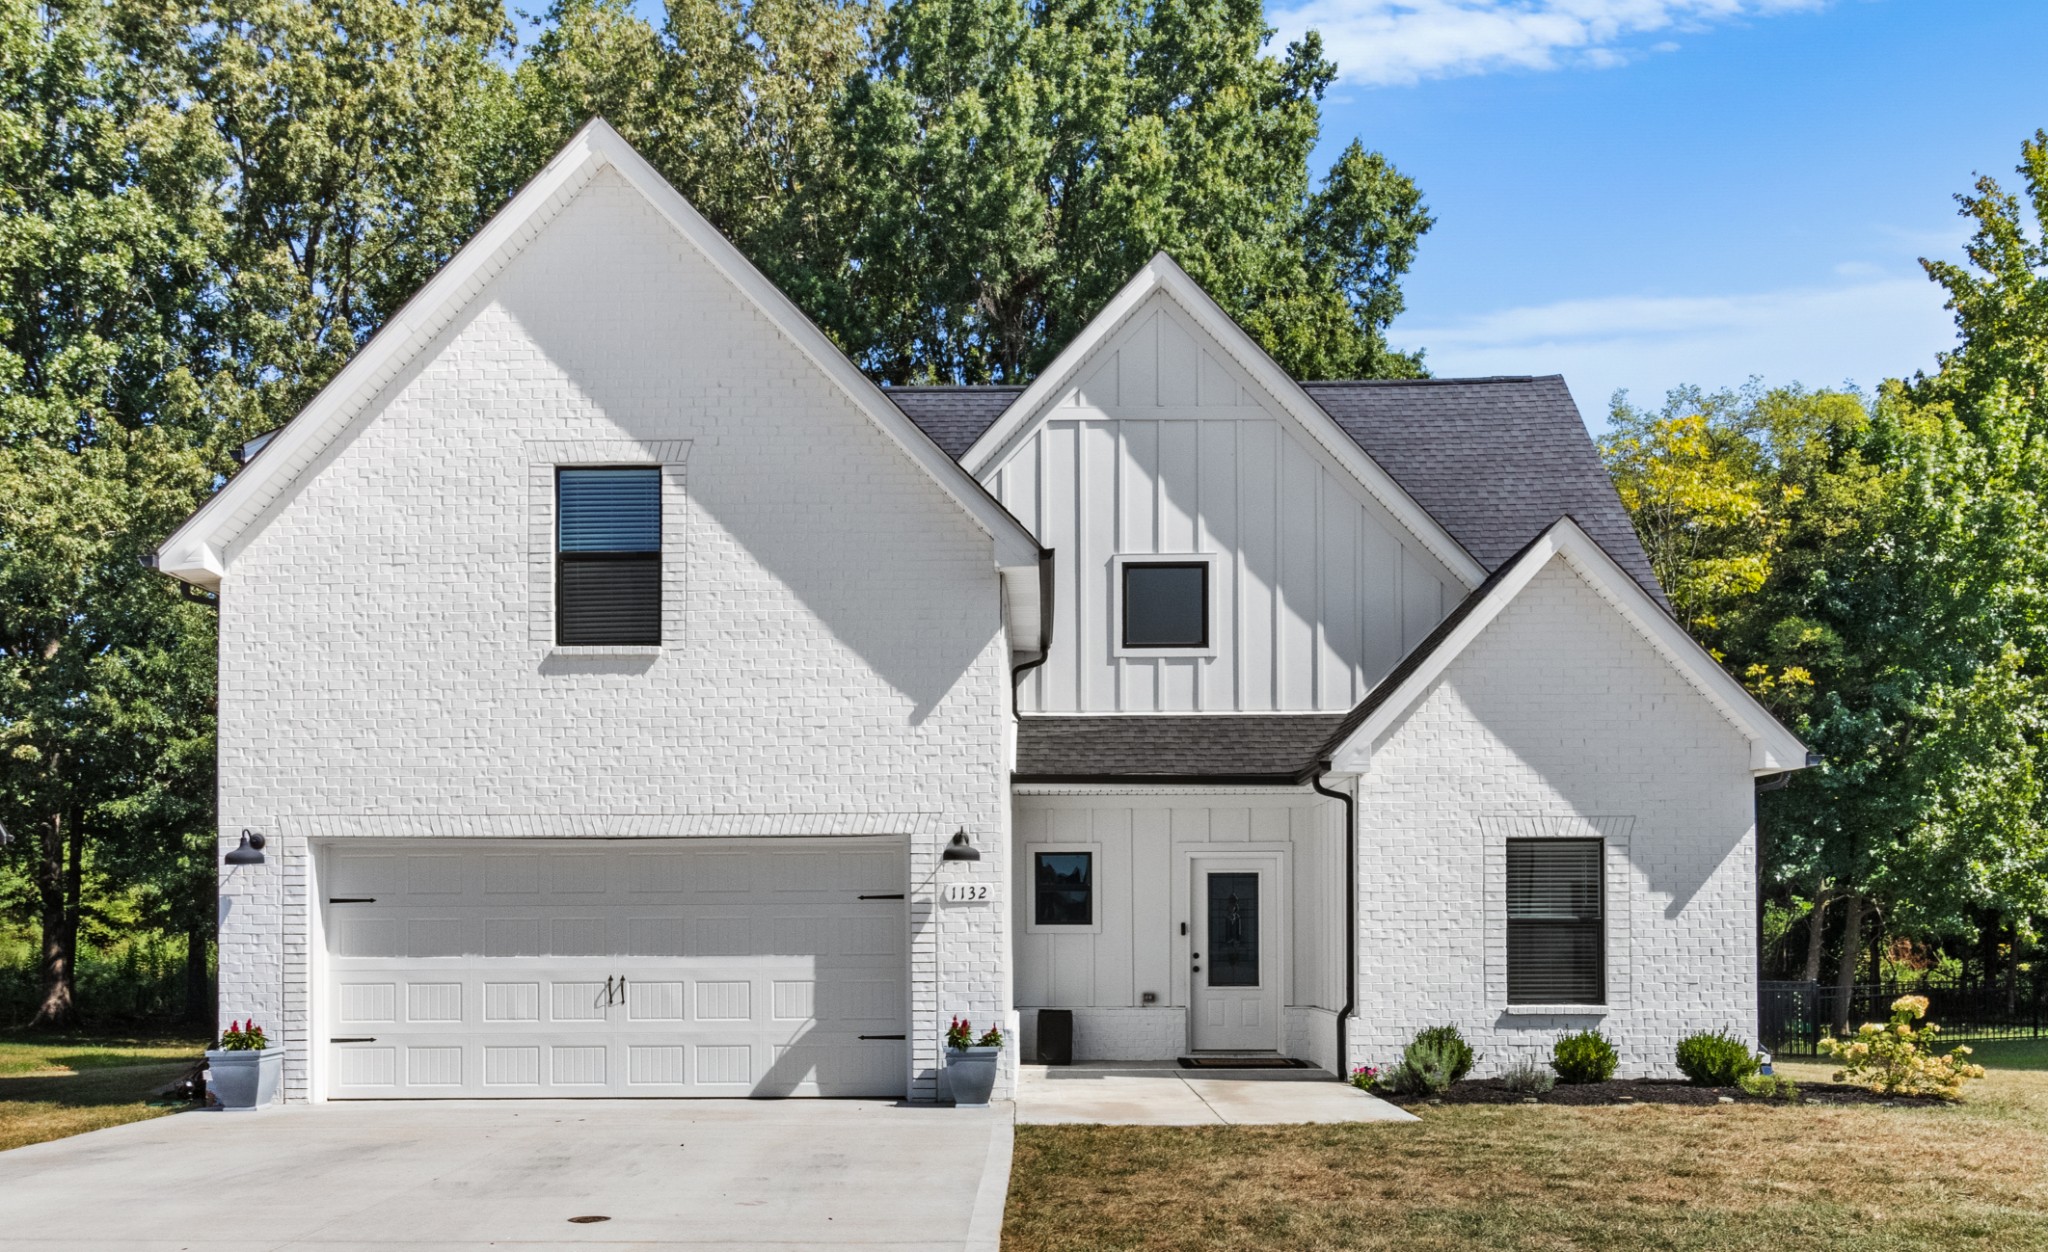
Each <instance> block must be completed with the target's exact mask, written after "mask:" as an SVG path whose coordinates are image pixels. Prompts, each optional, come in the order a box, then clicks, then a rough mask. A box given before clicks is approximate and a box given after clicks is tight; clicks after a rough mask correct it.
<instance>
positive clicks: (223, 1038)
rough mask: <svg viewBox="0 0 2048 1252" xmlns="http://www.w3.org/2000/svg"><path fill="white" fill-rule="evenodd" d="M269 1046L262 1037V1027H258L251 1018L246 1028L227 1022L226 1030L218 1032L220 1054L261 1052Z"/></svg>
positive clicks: (239, 1024)
mask: <svg viewBox="0 0 2048 1252" xmlns="http://www.w3.org/2000/svg"><path fill="white" fill-rule="evenodd" d="M269 1046H270V1041H269V1040H268V1039H265V1038H264V1037H263V1027H261V1026H258V1025H257V1024H256V1019H255V1018H253V1017H252V1018H250V1019H249V1024H248V1025H246V1026H245V1025H243V1024H242V1023H241V1022H229V1023H228V1028H227V1029H226V1030H223V1031H221V1032H220V1050H221V1051H222V1052H261V1051H262V1050H263V1049H265V1048H267V1047H269Z"/></svg>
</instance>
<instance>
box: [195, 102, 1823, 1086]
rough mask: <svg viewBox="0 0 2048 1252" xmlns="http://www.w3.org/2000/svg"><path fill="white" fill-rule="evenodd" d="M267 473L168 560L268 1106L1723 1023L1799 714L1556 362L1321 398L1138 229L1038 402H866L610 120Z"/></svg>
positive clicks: (346, 381) (229, 1002)
mask: <svg viewBox="0 0 2048 1252" xmlns="http://www.w3.org/2000/svg"><path fill="white" fill-rule="evenodd" d="M251 453H252V456H251V459H250V460H249V462H248V464H247V466H246V468H245V469H244V470H243V471H242V472H241V473H240V474H238V475H237V476H236V477H235V478H234V479H233V480H232V481H230V482H229V483H228V484H227V486H226V487H225V488H223V490H222V491H221V492H220V493H219V494H218V495H217V496H216V497H215V498H214V499H213V500H212V501H211V502H209V503H208V504H207V506H206V507H205V508H203V509H202V510H200V512H199V513H197V514H196V515H194V517H193V518H192V519H191V520H189V521H188V522H187V523H186V524H185V525H184V526H182V527H181V528H180V529H179V530H178V532H177V533H176V534H174V535H172V536H171V537H170V538H169V539H168V540H166V542H165V543H164V545H163V546H162V548H161V549H160V551H159V553H158V558H157V559H158V564H159V566H160V567H161V568H163V569H164V570H166V571H168V572H170V573H172V574H174V575H176V576H177V577H180V578H183V579H185V580H186V581H188V582H191V583H195V584H197V585H200V586H202V587H207V588H210V589H214V590H216V591H218V592H219V596H220V604H221V618H220V648H221V656H220V660H221V666H220V671H221V690H220V780H221V781H220V815H221V816H220V820H221V846H222V851H223V852H224V853H225V852H227V851H229V850H230V849H233V848H235V847H236V846H237V845H238V843H239V842H240V838H241V836H242V834H243V832H244V831H251V832H256V833H260V834H261V835H263V836H264V838H265V842H266V846H265V849H264V859H263V861H262V863H261V864H233V865H225V866H224V867H223V871H222V878H221V899H222V916H221V1006H220V1012H221V1015H222V1017H223V1019H227V1018H244V1017H250V1016H254V1017H255V1018H257V1019H258V1020H260V1021H262V1022H263V1023H265V1024H266V1025H268V1026H270V1027H271V1028H272V1033H273V1035H274V1036H280V1037H281V1038H282V1040H283V1043H284V1046H285V1049H286V1053H287V1068H286V1093H287V1097H288V1098H290V1099H294V1100H305V1099H314V1100H318V1099H333V1098H390V1097H433V1096H565V1095H614V1096H616V1095H656V1096H668V1095H782V1094H868V1095H907V1096H909V1097H910V1098H912V1099H931V1098H934V1097H935V1095H936V1094H937V1093H938V1086H937V1076H938V1074H937V1071H938V1069H939V1067H940V1066H941V1065H942V1057H941V1048H940V1036H941V1034H942V1032H943V1030H944V1028H945V1025H946V1023H947V1021H948V1019H949V1018H950V1017H952V1016H954V1015H956V1014H957V1015H960V1016H965V1017H968V1018H971V1019H972V1020H974V1021H975V1022H976V1023H977V1024H978V1025H980V1024H992V1023H1001V1024H1006V1025H1008V1026H1010V1027H1011V1029H1012V1031H1013V1033H1014V1032H1016V1031H1018V1030H1021V1033H1022V1036H1023V1037H1022V1040H1021V1042H1022V1044H1023V1046H1024V1048H1025V1049H1027V1050H1028V1049H1029V1048H1030V1047H1031V1046H1032V1044H1033V1036H1034V1032H1035V1027H1036V1018H1037V1013H1036V1010H1038V1009H1042V1008H1056V1009H1068V1010H1072V1011H1073V1013H1074V1015H1075V1048H1076V1052H1077V1054H1078V1055H1079V1056H1080V1057H1082V1058H1091V1057H1094V1058H1115V1059H1140V1058H1162V1057H1174V1056H1179V1055H1184V1054H1188V1053H1191V1052H1199V1051H1209V1052H1284V1053H1288V1054H1292V1055H1296V1056H1302V1057H1306V1058H1310V1059H1313V1060H1315V1061H1316V1062H1318V1063H1319V1064H1322V1065H1324V1066H1326V1067H1332V1068H1334V1067H1335V1066H1336V1065H1337V1064H1338V1060H1339V1047H1340V1042H1339V1040H1340V1037H1341V1038H1342V1039H1343V1040H1344V1042H1343V1044H1342V1046H1343V1047H1344V1048H1345V1049H1346V1050H1347V1051H1348V1053H1349V1055H1348V1058H1347V1061H1348V1063H1353V1064H1355V1063H1363V1062H1365V1061H1368V1060H1385V1059H1388V1058H1389V1057H1391V1056H1392V1055H1394V1054H1396V1053H1397V1052H1398V1048H1399V1046H1400V1044H1401V1043H1402V1042H1404V1041H1405V1040H1406V1039H1407V1038H1408V1037H1409V1035H1411V1034H1412V1033H1413V1031H1414V1030H1415V1029H1417V1028H1419V1027H1421V1026H1424V1025H1431V1024H1436V1023H1439V1022H1445V1021H1451V1022H1456V1023H1457V1024H1458V1025H1459V1026H1461V1027H1462V1028H1463V1029H1464V1030H1465V1031H1466V1033H1467V1035H1468V1037H1471V1038H1473V1039H1474V1041H1475V1043H1476V1044H1477V1045H1478V1046H1479V1048H1480V1050H1481V1051H1482V1052H1483V1053H1485V1054H1486V1063H1487V1066H1488V1067H1489V1068H1491V1067H1492V1066H1493V1065H1494V1064H1496V1063H1498V1062H1499V1061H1501V1060H1504V1059H1507V1058H1508V1057H1509V1056H1510V1055H1511V1054H1512V1053H1514V1052H1516V1051H1518V1050H1523V1049H1528V1048H1534V1047H1537V1046H1547V1044H1548V1041H1549V1039H1550V1038H1552V1037H1553V1036H1554V1035H1555V1033H1556V1031H1557V1030H1558V1029H1559V1028H1560V1027H1565V1026H1572V1027H1576V1026H1580V1025H1595V1024H1598V1025H1602V1026H1604V1027H1605V1028H1607V1029H1608V1030H1609V1032H1610V1034H1612V1035H1614V1036H1615V1037H1616V1038H1617V1039H1618V1040H1619V1041H1620V1042H1621V1045H1622V1051H1623V1056H1624V1063H1625V1065H1626V1066H1627V1067H1628V1068H1629V1069H1630V1070H1632V1071H1637V1072H1640V1071H1647V1070H1661V1069H1666V1068H1668V1067H1669V1063H1670V1050H1671V1045H1672V1044H1673V1043H1674V1042H1675V1040H1676V1039H1677V1038H1678V1037H1679V1036H1680V1035H1681V1034H1683V1033H1685V1032H1687V1031H1689V1030H1691V1029H1694V1028H1698V1027H1713V1026H1731V1027H1733V1028H1735V1029H1736V1030H1738V1031H1741V1032H1743V1033H1752V1032H1753V1026H1754V999H1755V997H1754V984H1753V977H1754V975H1753V970H1754V947H1753V942H1754V940H1753V934H1754V930H1753V919H1754V909H1755V891H1754V881H1755V879H1754V874H1755V864H1754V829H1755V822H1754V815H1753V803H1752V784H1753V780H1754V779H1755V778H1757V777H1759V776H1764V775H1770V774H1775V773H1781V772H1783V771H1785V770H1788V769H1793V768H1797V767H1799V766H1800V765H1801V764H1803V763H1804V760H1805V753H1804V749H1803V748H1801V747H1800V745H1799V744H1798V743H1797V742H1796V741H1795V740H1794V739H1793V738H1792V737H1791V736H1790V735H1789V734H1788V733H1787V732H1786V731H1785V730H1784V729H1783V728H1782V727H1780V726H1779V725H1777V724H1776V723H1775V722H1774V721H1772V720H1771V718H1770V717H1769V715H1768V714H1767V713H1766V712H1765V711H1764V710H1763V709H1761V708H1760V707H1759V706H1757V705H1756V704H1755V703H1754V702H1753V701H1752V700H1750V698H1749V697H1748V696H1747V695H1746V694H1745V693H1744V692H1743V691H1742V689H1741V687H1740V686H1739V685H1738V684H1736V683H1735V682H1733V681H1732V680H1731V679H1729V678H1728V676H1727V675H1726V674H1724V673H1723V672H1722V671H1721V670H1720V669H1719V668H1718V667H1717V666H1716V665H1715V664H1714V663H1713V661H1712V660H1711V658H1709V657H1707V656H1706V655H1705V654H1704V653H1703V652H1701V651H1700V650H1699V648H1698V647H1697V646H1696V645H1694V644H1692V643H1691V641H1690V640H1688V639H1687V638H1686V637H1685V636H1684V634H1683V632H1681V631H1680V630H1679V629H1678V628H1677V627H1676V626H1675V624H1673V622H1672V621H1671V619H1670V618H1669V616H1668V614H1666V612H1665V611H1664V609H1663V608H1662V607H1661V598H1660V593H1659V592H1658V591H1657V589H1656V586H1655V582H1654V579H1653V578H1652V577H1651V576H1650V574H1649V572H1648V569H1647V566H1646V564H1645V562H1644V561H1643V558H1642V553H1641V551H1640V548H1639V547H1638V546H1637V545H1636V542H1635V539H1634V536H1633V534H1632V533H1631V532H1630V530H1629V528H1628V525H1627V519H1626V518H1625V517H1624V516H1623V515H1622V514H1621V512H1620V509H1619V504H1618V502H1617V501H1616V500H1615V498H1614V495H1613V491H1612V489H1611V488H1610V487H1608V486H1607V485H1606V481H1605V478H1604V476H1602V475H1601V473H1600V469H1599V465H1598V462H1597V459H1596V458H1595V457H1594V454H1593V452H1592V449H1591V446H1590V444H1589V443H1588V442H1587V440H1586V436H1585V432H1584V429H1583V427H1582V426H1581V425H1580V424H1579V420H1578V417H1577V413H1576V411H1575V410H1574V409H1573V408H1572V406H1571V401H1570V398H1569V396H1568V394H1566V393H1565V392H1564V390H1563V387H1562V384H1561V383H1560V382H1559V381H1558V380H1555V379H1510V380H1477V381H1469V382H1463V383H1457V382H1453V383H1415V384H1309V385H1307V386H1304V385H1301V384H1297V383H1295V382H1293V381H1292V380H1290V379H1288V378H1286V377H1285V375H1284V374H1282V373H1281V372H1280V371H1279V369H1278V368H1277V367H1276V366H1275V365H1274V364H1273V363H1272V361H1271V360H1270V359H1268V358H1267V357H1265V355H1264V354H1263V353H1262V352H1260V351H1259V349H1258V348H1257V347H1256V346H1255V345H1254V344H1253V343H1252V342H1251V341H1250V340H1249V339H1248V338H1247V337H1246V336H1245V335H1244V334H1243V333H1242V331H1240V330H1239V329H1238V328H1237V327H1236V326H1235V325H1233V324H1232V323H1231V322H1230V321H1229V319H1228V318H1227V317H1225V316H1224V315H1223V314H1222V313H1221V312H1220V310H1218V309H1217V307H1216V306H1215V305H1214V304H1213V303H1212V302H1210V301H1209V300H1208V298H1207V297H1206V296H1205V295H1203V294H1202V293H1201V292H1200V291H1199V290H1198V289H1197V288H1196V287H1195V285H1194V284H1193V283H1192V282H1191V281H1190V280H1189V279H1188V278H1187V276H1186V275H1185V274H1183V273H1182V272H1181V271H1180V270H1178V268H1176V267H1175V266H1174V265H1173V264H1172V262H1171V261H1169V260H1167V259H1165V258H1164V257H1161V258H1158V259H1156V260H1155V261H1154V262H1153V263H1152V264H1151V265H1148V266H1147V267H1146V269H1145V270H1144V271H1143V272H1142V273H1140V274H1139V275H1138V276H1137V277H1136V278H1134V279H1133V280H1132V282H1131V283H1130V285H1129V286H1128V287H1127V288H1126V289H1125V291H1124V292H1123V293H1122V294H1120V295H1119V296H1118V297H1117V299H1116V300H1115V301H1113V302H1112V303H1111V305H1110V306H1109V307H1108V308H1106V309H1105V310H1104V311H1103V312H1102V314H1101V315H1100V316H1099V317H1098V318H1097V319H1096V321H1095V322H1094V323H1093V324H1092V325H1091V326H1090V327H1089V328H1088V329H1087V330H1086V331H1084V332H1083V334H1082V335H1081V336H1080V338H1079V339H1077V340H1076V342H1075V343H1074V344H1072V345H1070V346H1069V347H1068V348H1067V350H1066V351H1065V352H1063V353H1062V355H1061V356H1060V357H1059V358H1058V359H1057V360H1056V361H1055V362H1054V363H1053V365H1052V366H1051V367H1050V368H1049V369H1048V370H1047V371H1046V372H1045V374H1044V375H1043V376H1041V377H1040V378H1039V379H1038V380H1037V381H1036V382H1035V383H1034V384H1033V385H1032V386H1031V387H1029V388H1027V389H1021V390H1020V389H1017V388H911V389H897V390H893V391H885V390H883V389H880V388H877V387H875V386H874V385H872V384H871V383H869V382H868V381H867V380H866V379H865V378H863V377H862V376H861V375H860V374H859V373H858V372H857V371H856V370H855V369H854V368H853V367H852V365H851V364H850V363H849V362H848V361H847V360H846V359H845V358H844V357H843V356H842V355H841V354H840V353H839V352H837V351H836V350H835V349H834V348H833V347H832V346H831V344H830V343H829V341H828V340H827V339H826V338H825V337H824V336H823V335H822V333H820V332H819V331H818V330H817V329H816V328H815V327H813V326H812V325H810V324H809V323H808V322H807V321H806V320H805V319H804V318H803V317H802V315H801V314H800V313H798V311H797V310H796V309H795V307H794V306H792V305H791V304H790V303H789V302H788V301H787V300H786V299H785V298H784V297H783V296H781V295H780V293H778V292H776V291H775V290H774V289H773V288H772V287H771V286H770V285H769V284H768V283H767V282H766V281H765V280H764V279H763V278H762V277H761V275H760V274H759V273H758V272H757V271H755V270H754V269H753V268H752V267H751V266H750V265H749V264H748V263H747V262H746V261H745V260H744V259H743V258H741V257H740V255H739V254H738V253H737V252H736V251H735V250H734V249H733V248H732V247H731V246H730V245H729V244H728V243H726V242H725V241H724V240H723V239H722V238H721V237H719V236H718V234H717V232H716V231H714V230H713V229H712V228H711V227H710V226H709V225H708V224H707V223H706V222H705V221H704V220H703V219H702V218H701V217H699V216H698V215H697V214H696V213H695V211H694V210H692V209H691V208H690V206H689V205H688V204H687V203H685V202H684V201H683V199H682V198H681V197H680V196H679V195H677V194H676V193H675V191H674V190H673V189H671V188H669V187H668V186H667V185H666V184H665V183H663V182H662V181H661V179H660V178H659V177H658V176H657V175H656V174H655V173H654V172H653V171H652V169H651V168H650V167H648V166H647V165H646V163H645V162H644V161H642V160H641V159H640V158H639V157H638V156H637V154H635V153H634V152H633V151H632V150H631V148H630V147H629V146H628V145H626V144H625V142H624V141H623V140H621V139H620V138H619V137H618V136H617V135H616V134H615V133H614V132H612V131H611V130H610V129H609V128H608V127H606V126H604V124H603V123H601V122H600V123H593V124H592V125H591V126H590V127H588V128H586V129H585V130H584V131H583V132H582V133H581V134H579V135H578V136H577V138H576V139H575V140H574V141H572V142H571V144H570V145H569V146H568V148H566V149H565V150H564V151H563V152H562V153H561V155H560V156H558V157H557V158H556V159H555V161H554V162H552V163H551V164H550V165H549V166H548V168H547V169H546V170H545V171H543V172H542V174H541V175H540V176H539V177H538V178H536V179H535V180H534V182H533V183H531V184H530V185H529V186H528V187H527V188H526V189H525V190H523V191H522V192H521V193H520V194H519V196H518V197H516V198H515V199H514V200H513V202H512V203H511V205H510V206H508V207H507V208H506V210H505V211H504V212H502V213H501V214H500V215H499V216H498V217H497V218H496V219H494V220H493V221H492V222H491V223H490V225H489V226H487V227H486V228H485V230H484V231H483V232H481V233H480V235H479V236H478V237H477V239H476V240H474V241H473V242H472V243H471V244H470V245H469V246H468V247H466V248H465V249H464V250H463V251H462V253H461V254H460V255H459V256H458V257H457V258H456V259H455V260H454V261H452V262H451V263H450V264H449V266H448V267H447V268H446V269H445V270H444V271H443V272H442V273H441V274H439V275H438V276H436V277H435V279H434V280H433V281H432V282H430V283H429V284H428V285H427V286H426V287H425V288H424V289H423V290H422V291H421V292H420V293H419V295H418V296H417V297H415V298H414V300H413V301H412V302H411V303H410V304H408V305H407V306H406V308H404V309H403V310H401V311H400V312H399V313H398V315H396V316H395V317H394V318H393V319H392V320H391V322H390V324H389V325H387V326H386V327H385V329H384V330H383V331H382V332H380V333H379V334H378V335H377V337H376V338H375V339H374V340H372V342H371V343H370V344H369V345H368V346H367V347H365V349H364V350H363V351H362V352H361V353H360V354H359V355H358V357H357V358H356V359H355V360H354V361H353V362H352V363H351V364H350V365H349V366H348V367H347V368H346V369H345V370H344V371H343V372H342V373H341V374H340V375H339V376H337V377H336V379H335V380H334V381H333V382H332V383H331V384H330V385H329V386H328V387H327V388H326V389H325V390H324V391H323V392H322V393H321V394H320V396H319V397H318V398H317V399H315V400H314V401H313V403H312V404H310V405H309V406H308V407H307V408H306V409H305V411H303V412H302V413H301V414H300V415H299V416H298V417H297V418H296V419H295V420H294V421H292V422H291V423H290V424H289V425H288V426H286V427H285V428H283V429H282V430H281V431H279V432H278V433H277V434H276V435H275V436H273V437H270V438H267V439H265V440H263V441H260V442H259V444H258V445H252V448H251ZM949 844H950V845H953V846H955V847H956V850H957V848H958V847H959V846H961V845H964V846H966V847H969V848H971V849H973V850H974V851H975V852H978V853H979V859H949V858H947V857H946V856H944V855H943V854H944V851H945V849H947V848H948V846H949ZM1347 850H1348V859H1347ZM955 897H959V898H955ZM1347 1005H1348V1006H1349V1007H1350V1008H1351V1010H1352V1014H1351V1016H1350V1017H1349V1018H1348V1019H1343V1020H1340V1016H1341V1012H1342V1010H1344V1009H1345V1008H1346V1007H1347ZM1009 1055H1010V1059H1011V1061H1012V1062H1014V1061H1015V1060H1016V1059H1017V1056H1018V1050H1017V1049H1015V1048H1013V1049H1012V1050H1011V1052H1010V1054H1009Z"/></svg>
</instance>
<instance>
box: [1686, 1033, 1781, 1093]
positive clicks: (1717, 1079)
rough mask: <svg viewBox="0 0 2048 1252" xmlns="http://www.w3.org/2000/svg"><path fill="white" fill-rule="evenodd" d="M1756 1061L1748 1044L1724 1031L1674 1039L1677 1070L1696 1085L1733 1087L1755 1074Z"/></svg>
mask: <svg viewBox="0 0 2048 1252" xmlns="http://www.w3.org/2000/svg"><path fill="white" fill-rule="evenodd" d="M1762 1064H1763V1062H1761V1061H1759V1060H1758V1059H1757V1057H1756V1054H1755V1053H1754V1052H1751V1051H1750V1050H1749V1045H1748V1044H1746V1043H1744V1042H1743V1041H1742V1040H1740V1039H1737V1038H1736V1037H1735V1036H1733V1035H1730V1034H1727V1033H1726V1032H1724V1031H1719V1030H1717V1031H1714V1032H1713V1033H1712V1034H1709V1033H1707V1032H1706V1031H1704V1030H1703V1031H1700V1032H1699V1033H1698V1034H1693V1035H1687V1036H1686V1037H1685V1038H1683V1039H1680V1040H1679V1041H1678V1069H1679V1072H1680V1073H1683V1074H1684V1075H1685V1076H1686V1077H1687V1078H1690V1079H1691V1080H1692V1081H1693V1084H1694V1085H1695V1086H1700V1087H1733V1086H1734V1085H1736V1084H1737V1083H1739V1082H1741V1081H1742V1080H1743V1079H1745V1078H1747V1077H1749V1076H1750V1075H1751V1074H1754V1073H1756V1071H1757V1070H1758V1068H1760V1067H1761V1066H1762Z"/></svg>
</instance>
